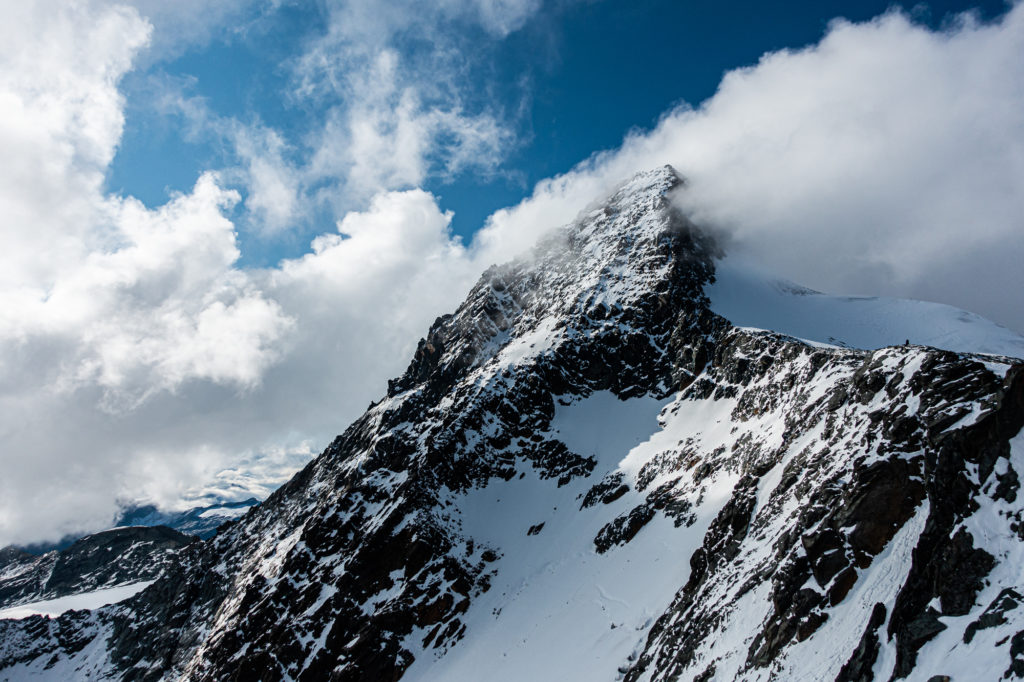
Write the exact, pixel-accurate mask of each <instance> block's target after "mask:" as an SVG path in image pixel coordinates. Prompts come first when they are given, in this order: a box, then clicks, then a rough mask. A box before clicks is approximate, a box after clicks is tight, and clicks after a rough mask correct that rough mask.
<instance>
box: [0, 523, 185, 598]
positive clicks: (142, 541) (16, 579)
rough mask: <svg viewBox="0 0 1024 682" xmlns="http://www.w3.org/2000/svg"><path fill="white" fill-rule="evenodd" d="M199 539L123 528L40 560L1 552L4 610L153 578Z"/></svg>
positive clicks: (13, 551)
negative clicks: (182, 550) (177, 553)
mask: <svg viewBox="0 0 1024 682" xmlns="http://www.w3.org/2000/svg"><path fill="white" fill-rule="evenodd" d="M194 540H195V538H193V537H190V536H188V535H184V534H182V533H179V532H178V531H175V530H173V529H171V528H166V527H163V526H155V527H141V526H135V527H122V528H113V529H110V530H106V531H103V532H100V533H94V534H93V535H88V536H86V537H84V538H81V539H79V540H77V541H75V542H74V543H72V545H71V546H70V547H68V548H66V549H63V550H60V551H52V552H47V553H46V554H43V555H41V556H36V555H32V554H29V553H27V552H21V551H18V550H17V549H14V548H7V549H6V550H4V553H3V554H0V609H4V608H7V607H10V606H16V605H19V604H25V603H29V602H36V601H43V600H47V599H54V598H57V597H64V596H67V595H71V594H77V593H81V592H88V591H91V590H96V589H102V588H107V587H113V586H115V585H123V584H125V583H134V582H140V581H144V580H152V579H154V578H156V577H157V576H158V575H160V573H161V572H162V571H163V570H164V568H166V567H167V565H168V564H170V563H171V556H172V555H173V554H174V553H175V552H176V551H177V550H179V549H181V548H182V547H185V546H186V545H188V544H189V543H191V542H193V541H194Z"/></svg>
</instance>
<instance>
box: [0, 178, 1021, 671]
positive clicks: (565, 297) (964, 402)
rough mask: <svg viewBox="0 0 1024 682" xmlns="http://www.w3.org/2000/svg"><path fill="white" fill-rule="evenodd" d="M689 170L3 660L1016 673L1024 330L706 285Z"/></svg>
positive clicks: (631, 202) (598, 212)
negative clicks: (278, 482) (251, 499)
mask: <svg viewBox="0 0 1024 682" xmlns="http://www.w3.org/2000/svg"><path fill="white" fill-rule="evenodd" d="M679 183H680V180H679V179H678V177H677V176H676V174H675V172H674V171H672V170H671V169H670V168H663V169H659V170H656V171H653V172H649V173H643V174H640V175H638V176H636V177H635V178H633V179H632V180H631V181H629V182H627V183H626V184H624V185H623V186H622V187H621V188H619V189H618V191H617V192H615V193H614V195H612V196H611V197H609V198H607V199H606V200H605V201H603V202H602V203H600V204H598V205H597V206H596V207H595V208H592V209H589V210H587V211H586V212H585V213H584V214H582V215H581V216H580V218H579V219H578V221H577V222H576V223H574V224H573V225H570V226H568V227H566V228H565V229H563V230H560V231H558V232H557V233H555V234H554V235H553V236H551V237H550V238H548V239H546V240H545V241H544V242H542V243H541V244H539V245H538V246H537V248H536V249H535V250H534V251H533V252H532V254H530V256H529V257H527V258H524V259H521V260H517V261H514V262H512V263H508V264H506V265H502V266H498V267H494V268H491V269H490V270H488V271H487V272H486V273H485V274H484V275H483V277H482V278H481V280H480V281H479V282H478V283H477V285H476V286H475V287H474V288H473V289H472V291H470V293H469V295H468V297H467V299H466V300H465V302H464V303H463V304H462V305H461V306H460V307H459V309H458V310H457V311H455V313H454V314H452V315H445V316H443V317H441V318H439V319H438V320H437V321H436V322H435V323H434V325H432V327H431V329H430V330H429V332H428V334H427V336H426V337H425V338H424V339H422V340H421V341H420V344H419V347H418V349H417V351H416V354H415V356H414V358H413V359H412V362H411V363H410V365H409V368H408V370H407V371H406V372H405V374H404V375H402V376H401V377H399V378H397V379H396V380H394V381H392V382H390V384H389V388H388V392H387V395H386V396H384V397H383V398H382V399H381V400H380V402H378V403H376V404H374V405H372V406H371V407H370V409H369V410H368V411H367V412H366V413H365V414H364V415H363V416H362V417H360V418H359V419H357V420H356V421H355V423H353V424H352V425H351V426H350V427H349V428H348V429H347V430H346V431H345V432H344V433H343V434H342V435H341V436H339V437H338V438H337V439H336V440H335V441H334V442H333V443H332V444H331V445H330V446H329V447H328V448H327V449H326V450H325V452H324V453H323V454H322V455H321V456H320V457H318V458H317V459H316V460H314V461H313V462H312V463H310V465H309V466H307V467H306V468H305V469H304V470H303V471H302V472H300V473H299V474H297V475H296V476H295V477H294V478H293V479H292V480H291V481H290V482H289V483H288V484H286V485H285V486H284V487H282V488H281V489H280V490H278V491H277V492H275V493H274V494H273V495H271V497H269V498H268V499H267V500H266V501H265V502H263V503H262V504H261V505H259V506H258V507H255V508H254V509H253V510H251V511H250V512H249V513H247V514H246V515H245V516H244V517H243V518H241V519H240V520H239V521H238V522H237V523H235V524H233V525H231V526H228V527H227V528H225V529H224V530H223V531H222V532H220V533H219V534H218V535H217V536H216V537H214V538H212V539H210V540H207V541H205V542H201V543H193V544H191V545H188V546H187V547H185V548H183V549H181V550H179V551H178V552H176V553H174V554H173V555H172V557H173V560H172V562H171V563H170V565H169V566H168V568H167V569H166V570H165V571H164V572H163V574H162V577H160V578H158V579H157V580H156V581H155V582H154V583H153V584H152V585H150V586H149V587H147V588H146V589H145V590H143V591H142V592H140V593H138V594H137V595H135V596H133V597H131V598H130V599H128V600H126V601H123V602H121V603H118V604H114V605H111V606H107V607H104V608H101V609H98V610H95V611H91V612H82V611H79V612H69V613H67V614H65V615H63V616H61V617H59V618H56V619H44V618H42V617H33V618H26V619H23V620H17V621H13V620H8V621H0V674H2V675H6V676H7V677H8V678H10V679H60V680H64V679H75V678H79V679H127V680H161V679H167V680H171V679H185V680H224V679H238V680H248V679H264V680H277V679H295V680H323V679H333V680H384V679H398V678H401V679H403V680H477V679H481V678H486V679H489V680H522V679H539V680H587V681H590V680H617V679H624V680H630V681H632V680H671V679H682V680H713V679H717V680H736V679H742V680H768V679H785V680H843V681H852V680H870V679H879V680H888V679H893V678H897V679H901V678H906V679H914V680H929V679H932V678H933V676H935V675H945V676H949V677H950V678H951V679H954V680H990V679H991V680H995V679H1000V678H1003V677H1004V676H1005V677H1016V678H1021V677H1024V608H1018V607H1019V606H1020V604H1021V602H1022V600H1024V597H1022V596H1021V595H1022V594H1024V586H1022V585H1021V580H1020V566H1021V565H1024V564H1022V560H1024V522H1022V507H1024V498H1022V497H1021V496H1020V495H1019V493H1020V491H1019V488H1020V481H1019V473H1018V472H1019V471H1024V436H1021V435H1020V430H1021V426H1022V424H1024V373H1022V372H1024V363H1022V362H1021V361H1020V360H1016V359H1014V358H1013V357H1007V356H1006V355H1007V354H1008V355H1020V352H1019V351H1017V349H1019V348H1021V341H1020V339H1019V337H1016V336H1015V335H1013V334H1012V333H1010V332H1008V331H1006V330H1002V329H1001V328H998V327H996V326H995V325H991V324H990V323H987V322H985V321H983V320H980V319H978V318H975V317H971V316H967V314H966V313H964V314H961V313H960V312H958V311H957V312H953V313H950V309H948V308H945V307H941V308H936V307H935V306H932V305H931V304H915V303H910V302H893V301H875V302H872V303H870V305H865V306H862V305H861V303H859V302H858V301H861V302H863V300H861V299H852V300H851V299H832V298H828V297H823V296H820V295H818V294H815V293H814V292H810V291H808V290H801V289H799V288H797V287H792V286H789V285H784V286H780V285H778V284H776V283H773V282H766V281H764V280H762V279H759V278H756V277H748V276H745V275H744V273H743V272H742V271H733V272H730V271H729V270H728V268H729V267H731V265H730V261H728V260H727V261H725V263H726V267H723V268H722V273H721V277H718V278H716V267H717V266H716V261H715V257H716V256H719V255H721V254H720V253H719V251H718V247H717V246H716V244H715V242H714V241H713V239H712V238H711V237H709V236H708V235H707V234H705V233H703V232H702V231H700V230H699V229H698V228H696V227H695V226H693V225H692V224H690V222H689V221H687V220H686V218H685V217H684V216H682V215H679V214H678V213H677V212H676V211H675V210H674V209H673V208H672V207H671V203H670V202H669V200H668V194H669V193H670V192H672V191H673V190H674V188H676V187H677V186H678V185H679ZM744 292H746V293H744ZM755 296H760V297H761V299H760V302H754V303H751V301H752V300H754V299H753V297H755ZM732 317H736V318H737V319H733V320H732V321H730V319H731V318H732ZM734 323H735V324H734ZM736 325H741V326H736ZM870 325H875V328H874V329H868V327H869V326H870ZM756 327H761V328H762V329H758V328H756ZM764 327H768V328H772V327H775V330H774V331H766V330H764V329H763V328H764ZM880 330H881V331H880ZM801 339H803V340H801ZM866 340H867V341H866ZM904 341H910V343H907V344H904V343H903V342H904ZM893 342H895V343H897V344H898V345H887V344H891V343H893ZM922 342H927V343H930V344H932V345H933V346H934V345H939V346H940V347H941V346H942V345H947V346H948V348H950V350H942V349H940V348H936V347H929V346H926V345H921V344H922ZM858 345H863V346H865V347H866V349H860V348H856V347H855V346H858ZM968 350H976V351H985V352H988V353H996V354H995V355H971V354H969V353H967V352H965V351H968ZM940 679H941V678H940Z"/></svg>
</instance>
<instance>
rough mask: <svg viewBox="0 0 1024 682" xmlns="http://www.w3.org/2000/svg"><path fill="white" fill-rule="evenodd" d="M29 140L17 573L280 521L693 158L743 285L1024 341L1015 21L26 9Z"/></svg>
mask: <svg viewBox="0 0 1024 682" xmlns="http://www.w3.org/2000/svg"><path fill="white" fill-rule="evenodd" d="M962 10H972V13H969V14H961V13H960V12H961V11H962ZM0 149H3V151H4V161H5V163H4V164H0V546H3V545H5V544H7V543H9V542H37V541H44V540H48V539H54V538H57V537H60V536H61V535H62V534H64V533H67V532H74V531H83V530H90V529H97V528H100V527H103V526H104V525H105V524H107V523H109V522H110V520H111V519H113V518H114V517H115V516H116V514H117V512H118V507H119V505H121V504H123V503H125V502H137V503H156V504H158V505H161V506H163V507H168V508H182V507H185V506H188V505H194V504H203V503H209V502H211V501H213V500H221V499H245V498H248V497H250V496H257V497H262V496H264V495H266V494H268V493H269V491H270V490H272V489H274V488H275V487H276V486H277V485H280V484H281V483H282V482H283V481H285V480H287V478H288V477H289V476H290V475H291V474H292V473H293V472H294V471H295V470H296V469H297V468H298V467H300V466H302V465H303V464H304V463H306V462H307V461H308V460H309V458H310V457H312V456H314V455H315V454H316V453H318V452H320V451H321V450H322V449H323V447H324V446H325V445H326V444H327V443H329V442H330V440H331V438H333V437H334V436H335V435H336V434H337V433H339V432H341V431H342V430H343V429H344V428H345V426H346V425H347V424H349V423H350V422H351V421H352V420H353V419H354V418H356V417H358V416H359V415H360V414H361V413H362V412H363V411H364V410H365V408H366V405H367V404H368V403H369V402H370V401H372V400H377V399H379V398H380V397H381V395H382V394H383V393H384V391H385V387H386V385H387V380H388V379H389V378H391V377H394V376H397V375H398V374H400V373H401V372H402V371H403V370H404V369H405V367H406V365H407V363H408V360H409V358H410V357H411V354H412V353H413V352H414V350H415V347H416V342H417V340H418V339H419V338H420V337H421V336H422V335H423V334H424V333H425V331H426V330H427V329H428V328H429V325H430V324H431V322H432V321H433V320H434V319H435V318H436V317H437V316H438V315H441V314H443V313H445V312H449V311H451V310H452V309H454V308H455V307H456V306H457V305H458V304H459V303H460V302H461V300H462V298H463V297H464V295H465V292H466V291H467V290H468V289H469V288H470V287H471V286H472V284H473V283H474V282H475V281H476V280H477V278H478V277H479V276H480V273H481V272H483V271H484V269H485V268H486V267H488V266H489V265H491V264H493V263H495V262H503V261H507V260H509V259H511V258H513V257H515V256H516V255H518V254H521V253H523V252H524V250H526V249H528V248H529V247H530V246H531V245H532V244H533V243H535V242H536V240H537V239H538V238H539V237H540V236H542V235H543V234H545V233H546V232H547V231H548V230H550V229H552V228H555V227H557V226H559V225H564V224H566V223H568V222H570V221H571V220H572V219H573V218H574V217H575V216H576V215H577V214H578V212H579V211H580V210H582V209H583V208H585V207H586V206H587V205H588V204H590V203H591V202H592V201H594V200H596V199H598V198H600V197H601V196H603V195H606V194H607V192H608V191H610V190H611V189H612V188H613V187H614V186H615V185H616V184H617V183H619V182H621V181H622V180H624V179H626V178H628V177H630V176H631V175H632V174H634V173H636V172H638V171H643V170H648V169H651V168H654V167H657V166H661V165H664V164H672V165H673V166H674V167H675V168H676V169H677V170H679V171H680V172H681V173H682V174H683V175H684V176H685V177H686V178H687V187H686V190H685V191H684V192H682V193H680V195H679V196H678V197H676V200H677V201H678V202H679V204H680V207H681V208H682V209H683V210H685V211H687V212H688V213H689V214H690V215H691V216H692V217H693V218H694V219H695V220H696V221H698V222H699V223H700V224H702V225H704V226H705V227H707V229H710V230H714V231H715V233H716V234H718V235H720V237H721V239H722V241H723V243H725V244H727V250H728V252H729V253H730V258H736V259H747V260H748V261H749V262H750V263H752V264H753V265H754V266H756V267H759V268H763V269H766V270H769V271H771V272H772V273H774V274H777V275H779V276H782V277H785V278H788V279H790V280H792V281H795V282H798V283H801V284H803V285H806V286H809V287H812V288H815V289H818V290H821V291H827V292H832V293H847V294H863V295H884V296H900V297H908V298H917V299H925V300H930V301H937V302H940V303H945V304H949V305H954V306H958V307H960V308H964V309H967V310H971V311H974V312H977V313H980V314H982V315H984V316H987V317H989V318H991V319H993V320H995V321H996V322H998V323H1000V324H1003V325H1005V326H1008V327H1011V328H1013V329H1015V330H1017V331H1024V308H1022V306H1021V305H1020V298H1019V292H1020V291H1021V290H1024V269H1022V268H1020V263H1021V262H1024V222H1022V221H1024V217H1022V216H1024V194H1022V193H1021V191H1020V188H1021V187H1022V186H1024V5H1021V4H1019V3H1018V4H1015V5H1013V6H1004V5H1001V4H999V3H983V4H982V5H981V6H980V9H978V5H976V3H955V2H948V3H937V2H936V3H932V4H931V5H928V6H924V5H921V6H914V7H910V8H903V9H901V8H898V7H897V8H890V7H889V6H888V5H886V4H883V3H876V2H858V3H843V2H816V3H774V4H769V3H754V2H750V3H729V4H725V3H713V2H685V3H684V2H674V3H673V2H663V1H655V0H637V1H634V2H624V1H619V2H616V1H613V0H432V1H430V2H426V1H424V0H316V1H315V2H297V1H293V0H175V2H166V0H77V1H76V2H74V3H69V2H67V1H66V0H24V1H23V2H16V3H3V4H0ZM24 453H31V456H30V457H27V456H25V455H24Z"/></svg>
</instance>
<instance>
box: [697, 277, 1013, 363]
mask: <svg viewBox="0 0 1024 682" xmlns="http://www.w3.org/2000/svg"><path fill="white" fill-rule="evenodd" d="M705 293H706V294H707V295H708V297H709V298H710V299H711V309H712V310H714V311H715V312H716V313H718V314H719V315H721V316H722V317H724V318H726V319H727V320H729V321H730V322H732V323H733V324H734V325H737V326H739V327H754V328H757V329H767V330H771V331H774V332H778V333H780V334H788V335H790V336H794V337H796V338H798V339H804V340H807V341H816V342H819V343H827V344H833V345H839V346H847V347H850V348H862V349H865V350H874V349H876V348H882V347H884V346H896V345H899V344H902V343H903V342H904V341H907V340H909V341H910V343H912V344H916V345H922V346H933V347H935V348H942V349H944V350H951V351H954V352H957V353H985V354H991V355H1008V356H1010V357H1015V358H1020V357H1024V336H1021V335H1020V334H1017V333H1016V332H1014V331H1011V330H1009V329H1007V328H1005V327H1001V326H999V325H998V324H996V323H994V322H991V321H989V320H987V319H985V318H984V317H981V316H980V315H976V314H974V313H970V312H967V311H966V310H961V309H959V308H954V307H952V306H948V305H943V304H941V303H929V302H926V301H913V300H908V299H901V298H887V297H884V296H831V295H828V294H822V293H819V292H817V291H813V290H811V289H807V288H805V287H802V286H800V285H798V284H794V283H792V282H787V281H785V280H780V279H776V278H773V277H771V276H768V275H765V274H762V273H759V272H757V270H756V269H754V268H752V267H751V266H750V265H749V264H748V263H744V262H743V261H741V260H737V259H734V258H729V257H726V258H724V259H723V260H721V261H718V262H716V263H715V283H714V284H712V285H710V286H708V287H707V288H706V289H705Z"/></svg>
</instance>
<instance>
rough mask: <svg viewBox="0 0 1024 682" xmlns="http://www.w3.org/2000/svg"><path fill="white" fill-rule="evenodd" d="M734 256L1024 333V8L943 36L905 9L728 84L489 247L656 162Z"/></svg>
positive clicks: (545, 190) (548, 189)
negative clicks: (1023, 298)
mask: <svg viewBox="0 0 1024 682" xmlns="http://www.w3.org/2000/svg"><path fill="white" fill-rule="evenodd" d="M665 163H670V164H672V165H674V166H675V167H676V168H677V169H678V170H679V171H680V172H681V173H682V174H683V175H685V176H686V177H687V178H688V180H689V181H690V183H689V188H688V189H687V190H686V191H685V192H683V193H682V194H681V195H680V196H679V198H678V200H679V202H680V204H681V205H682V206H683V207H684V208H685V210H687V211H688V212H690V213H691V214H692V215H693V216H694V217H695V218H696V219H697V220H698V221H700V222H701V223H704V224H705V225H708V226H711V227H714V228H717V229H720V230H722V231H723V233H724V234H725V235H726V236H727V238H728V239H729V240H730V242H731V243H730V246H729V248H730V249H731V250H733V251H734V252H745V253H748V254H750V255H752V256H754V257H755V258H756V259H757V260H759V261H761V262H762V263H763V264H764V265H766V266H768V267H770V268H772V269H774V270H776V271H777V272H779V273H781V274H783V275H785V276H788V277H789V278H791V279H794V280H796V281H799V282H801V283H803V284H806V285H808V286H812V287H814V288H817V289H821V290H825V291H833V292H838V293H858V294H887V295H896V296H908V297H913V298H923V299H929V300H936V301H940V302H944V303H949V304H953V305H957V306H960V307H963V308H967V309H969V310H973V311H976V312H980V313H982V314H984V315H986V316H988V317H990V318H992V319H994V320H996V321H997V322H1000V323H1002V324H1004V325H1007V326H1010V327H1012V328H1015V329H1017V330H1024V307H1022V306H1021V305H1020V303H1019V296H1018V292H1020V291H1021V290H1022V288H1024V269H1021V268H1020V267H1019V266H1018V265H1015V263H1020V262H1024V193H1022V192H1021V191H1020V188H1021V187H1024V6H1022V5H1019V4H1018V5H1017V6H1015V7H1014V8H1012V9H1011V10H1010V11H1009V12H1008V14H1007V15H1006V16H1005V17H1003V18H1002V19H1000V20H999V21H997V22H995V23H992V24H982V23H979V22H978V21H976V20H975V19H974V18H973V17H971V16H970V15H965V16H962V17H960V18H959V20H958V21H956V22H954V23H953V24H952V25H951V26H950V27H949V28H948V29H946V30H943V31H938V32H934V31H930V30H928V29H927V28H926V27H923V26H920V25H916V24H914V23H913V22H912V21H911V20H910V19H909V18H908V17H907V16H906V15H904V14H902V13H899V12H890V13H888V14H886V15H883V16H881V17H879V18H877V19H875V20H873V21H870V22H866V23H861V24H852V23H848V22H845V21H836V22H834V23H833V24H832V25H831V26H830V28H829V30H828V32H827V34H826V35H825V37H824V38H823V39H822V40H821V41H820V42H819V43H818V44H816V45H812V46H809V47H807V48H805V49H801V50H783V51H780V52H775V53H771V54H766V55H765V56H764V57H762V58H761V60H760V61H759V62H758V64H756V65H754V66H751V67H748V68H743V69H738V70H735V71H732V72H729V73H728V74H726V76H725V77H724V78H723V80H722V82H721V85H720V86H719V89H718V91H717V92H716V94H715V95H714V96H713V97H712V98H710V99H709V100H708V101H706V102H704V103H703V104H701V105H700V106H699V107H698V108H696V109H694V108H688V107H681V108H679V109H676V110H674V111H671V112H668V113H667V114H666V115H665V116H664V117H663V118H662V120H661V121H660V123H659V124H658V125H657V126H656V127H655V128H654V129H653V130H651V131H647V132H634V133H633V134H631V135H629V136H627V138H626V139H625V141H624V143H623V145H622V146H621V148H619V149H617V150H614V151H610V152H605V153H601V154H597V155H596V156H594V157H593V158H591V159H589V160H588V161H586V162H585V163H583V164H581V165H580V166H579V167H578V168H576V169H574V170H573V171H572V172H570V173H568V174H566V175H564V176H561V177H558V178H554V179H552V180H549V181H545V182H542V183H540V184H539V185H538V186H537V188H536V190H535V192H534V195H533V196H532V197H531V198H530V199H528V200H526V201H524V202H523V203H522V204H521V205H519V206H517V207H514V208H513V209H509V210H505V211H499V212H498V213H496V214H495V215H494V216H492V218H491V221H490V225H489V226H488V228H487V229H486V230H485V231H484V233H483V234H481V235H480V237H479V242H480V244H481V245H482V246H483V245H486V246H488V248H490V249H492V250H493V251H494V252H495V254H499V253H501V252H503V251H506V250H508V249H510V248H521V247H522V246H523V245H525V244H527V243H529V242H531V241H532V240H533V239H534V238H535V237H536V233H537V230H538V229H540V227H539V226H541V225H546V224H549V223H550V222H551V221H552V220H554V221H556V222H558V221H564V220H568V219H570V218H571V216H572V215H574V212H575V211H577V210H578V207H579V206H581V205H583V204H585V203H586V202H587V201H589V200H590V199H591V198H592V197H594V196H597V195H599V194H600V193H601V192H602V191H604V190H605V189H606V188H607V187H608V186H610V185H611V184H612V183H614V182H616V181H617V180H618V179H620V178H622V177H626V176H628V175H629V174H630V173H632V172H634V171H635V170H637V169H639V168H647V167H653V166H657V165H660V164H665Z"/></svg>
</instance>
